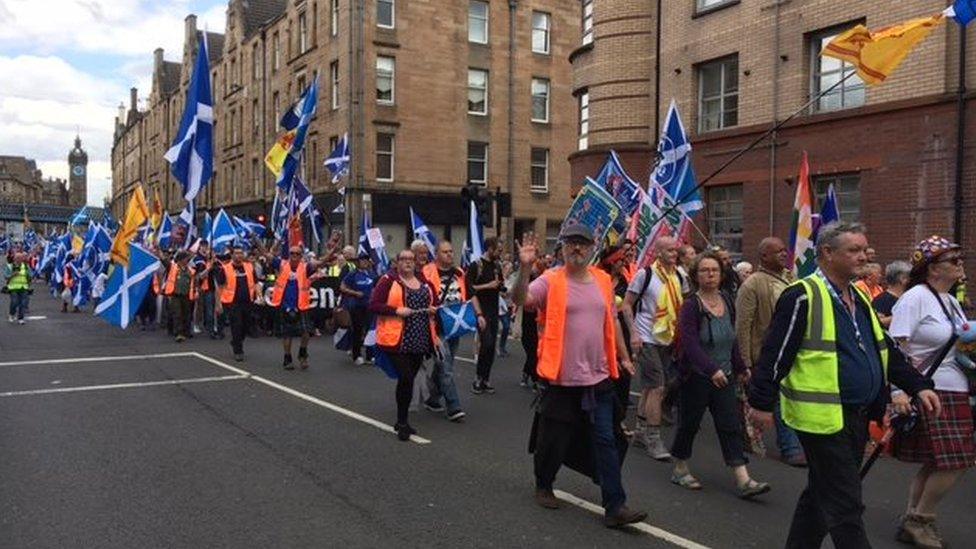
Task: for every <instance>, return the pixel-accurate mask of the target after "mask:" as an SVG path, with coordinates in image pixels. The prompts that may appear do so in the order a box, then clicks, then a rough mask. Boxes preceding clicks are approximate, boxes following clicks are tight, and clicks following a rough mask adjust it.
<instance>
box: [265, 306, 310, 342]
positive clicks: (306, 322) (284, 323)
mask: <svg viewBox="0 0 976 549" xmlns="http://www.w3.org/2000/svg"><path fill="white" fill-rule="evenodd" d="M314 329H315V327H314V326H313V325H312V319H311V317H310V316H309V314H308V311H288V312H285V310H284V309H281V308H279V309H278V310H277V312H276V313H275V335H276V336H278V337H281V338H289V337H302V336H303V335H306V334H310V333H312V331H313V330H314Z"/></svg>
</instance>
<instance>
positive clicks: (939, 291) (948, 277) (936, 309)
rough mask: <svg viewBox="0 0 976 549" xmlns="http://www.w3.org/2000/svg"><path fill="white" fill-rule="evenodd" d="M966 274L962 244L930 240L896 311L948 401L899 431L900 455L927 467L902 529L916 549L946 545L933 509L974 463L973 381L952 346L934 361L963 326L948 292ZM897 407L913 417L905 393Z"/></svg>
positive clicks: (896, 320) (919, 252)
mask: <svg viewBox="0 0 976 549" xmlns="http://www.w3.org/2000/svg"><path fill="white" fill-rule="evenodd" d="M963 275H964V272H963V256H962V253H961V251H960V249H959V245H958V244H955V243H952V242H950V241H948V240H946V239H945V238H942V237H940V236H931V237H929V238H927V239H925V240H923V241H922V242H920V243H919V244H918V246H916V247H915V252H914V254H913V255H912V270H911V273H910V275H909V282H908V288H909V289H908V291H906V292H905V293H904V294H902V296H901V297H900V298H899V299H898V302H897V303H896V304H895V306H894V309H893V310H892V318H891V327H890V333H891V336H892V337H893V338H895V340H896V341H898V343H899V345H900V346H901V348H902V349H903V350H904V351H905V352H906V353H907V354H908V355H909V356H910V357H911V359H912V363H913V364H914V366H915V367H916V368H917V369H918V370H919V371H920V372H922V373H923V374H927V373H929V370H930V369H931V368H935V370H934V371H933V372H932V373H931V377H932V380H933V381H934V382H935V391H936V393H938V395H939V399H940V400H941V401H942V403H943V404H942V413H941V414H940V415H939V416H938V417H930V416H929V415H927V414H922V415H920V416H919V417H918V424H917V425H916V427H915V428H914V429H913V430H912V431H911V432H910V433H908V434H903V433H898V435H897V436H896V437H895V440H894V444H893V449H894V455H895V457H896V458H898V459H899V460H901V461H906V462H911V463H921V464H922V468H921V469H919V471H918V473H917V474H916V475H915V479H914V480H913V481H912V484H911V485H910V486H909V490H908V506H907V510H906V513H905V516H904V517H903V520H902V521H901V524H900V525H899V529H898V539H899V540H901V541H906V542H910V543H914V544H915V546H917V547H932V548H939V547H943V542H942V538H941V536H940V535H939V532H938V529H937V528H936V525H935V518H936V507H937V506H938V504H939V502H940V501H941V500H942V498H944V497H945V495H946V494H947V493H948V492H949V490H951V489H952V487H953V486H955V485H956V484H957V483H958V482H959V479H960V478H962V475H963V473H964V472H965V471H966V469H968V468H970V467H972V466H973V463H974V461H976V448H974V443H973V413H972V409H971V408H970V406H969V383H968V380H967V378H966V375H965V373H964V372H963V370H962V367H961V366H960V365H959V364H957V363H956V350H955V348H954V346H953V348H951V349H950V350H949V353H948V354H947V355H945V359H943V360H942V361H941V362H940V363H939V364H932V362H933V361H934V360H935V359H936V358H937V355H938V354H939V352H940V350H942V348H943V347H945V346H946V345H947V344H948V343H949V341H950V338H951V337H952V335H953V333H957V332H958V331H959V330H960V329H961V328H962V326H963V325H964V324H965V323H966V318H965V316H964V314H963V311H962V307H960V305H959V302H958V301H957V300H956V298H955V297H953V296H952V294H951V293H950V289H951V288H952V286H953V285H954V284H956V282H958V281H959V280H960V279H961V278H962V277H963ZM892 405H893V406H894V409H895V412H897V413H898V414H902V415H905V414H909V413H910V412H911V403H910V400H909V398H908V396H907V395H905V394H904V393H901V392H898V391H896V392H895V393H893V394H892Z"/></svg>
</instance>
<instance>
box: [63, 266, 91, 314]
mask: <svg viewBox="0 0 976 549" xmlns="http://www.w3.org/2000/svg"><path fill="white" fill-rule="evenodd" d="M67 268H68V270H69V271H70V272H71V278H72V280H74V282H75V283H74V286H72V287H71V304H72V305H74V306H75V307H84V306H85V305H87V304H88V298H89V297H90V296H91V289H92V283H91V280H90V279H89V278H88V277H87V276H85V272H84V270H83V269H82V268H81V267H80V266H79V265H78V260H75V261H72V262H71V263H68V265H67Z"/></svg>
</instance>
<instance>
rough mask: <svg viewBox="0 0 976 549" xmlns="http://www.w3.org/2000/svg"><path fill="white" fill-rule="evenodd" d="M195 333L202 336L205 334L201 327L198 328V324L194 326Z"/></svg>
mask: <svg viewBox="0 0 976 549" xmlns="http://www.w3.org/2000/svg"><path fill="white" fill-rule="evenodd" d="M193 333H194V334H202V333H203V330H201V329H200V327H199V326H197V325H196V324H194V325H193Z"/></svg>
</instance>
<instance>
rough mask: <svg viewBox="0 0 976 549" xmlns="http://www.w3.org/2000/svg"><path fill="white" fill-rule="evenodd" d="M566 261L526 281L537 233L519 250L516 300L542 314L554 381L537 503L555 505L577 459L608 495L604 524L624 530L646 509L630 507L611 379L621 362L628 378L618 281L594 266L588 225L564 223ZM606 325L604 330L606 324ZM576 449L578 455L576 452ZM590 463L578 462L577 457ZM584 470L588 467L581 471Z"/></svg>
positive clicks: (547, 375) (546, 373)
mask: <svg viewBox="0 0 976 549" xmlns="http://www.w3.org/2000/svg"><path fill="white" fill-rule="evenodd" d="M560 241H561V242H562V255H563V263H564V266H563V267H561V268H555V269H551V270H549V271H546V272H545V273H543V274H542V276H540V277H538V278H536V279H535V280H534V281H533V282H532V284H531V285H530V284H529V273H530V272H531V270H532V265H533V264H534V263H535V261H536V258H537V256H538V252H537V245H536V238H535V236H534V235H533V234H531V233H530V234H527V235H525V236H524V237H523V240H522V244H521V246H520V247H519V261H520V262H521V265H522V266H521V268H520V269H519V277H518V282H517V283H516V285H515V303H516V304H518V305H522V306H524V307H525V309H526V310H528V311H532V310H535V311H538V315H539V317H540V319H542V320H540V324H541V326H542V333H541V334H540V336H539V363H538V366H537V373H538V375H539V378H540V379H541V380H543V381H544V382H547V383H548V384H549V387H548V388H546V389H545V390H544V391H543V393H542V396H541V398H540V400H539V406H538V408H537V413H536V418H535V423H534V425H533V432H532V439H531V441H530V450H534V460H535V482H536V492H535V499H536V502H537V503H538V504H539V505H541V506H542V507H545V508H549V509H556V508H558V507H559V506H560V503H559V500H558V499H556V496H555V495H554V494H553V491H552V485H553V481H554V480H555V478H556V473H557V472H558V471H559V468H560V467H561V466H562V464H563V463H564V462H565V463H575V464H576V467H577V468H578V469H579V470H580V471H581V472H586V473H588V474H591V476H593V477H594V478H595V479H596V480H597V481H598V483H599V484H600V491H601V492H602V495H603V508H604V512H605V514H604V519H603V523H604V524H605V525H606V526H607V527H609V528H619V527H622V526H624V525H627V524H632V523H635V522H640V521H642V520H644V518H645V517H647V513H645V512H643V511H635V510H632V509H630V508H628V507H627V505H626V501H627V495H626V494H625V493H624V488H623V484H622V483H621V480H620V466H621V462H622V461H623V460H622V459H621V458H622V455H623V454H622V451H623V450H624V449H626V438H625V437H623V436H622V433H621V432H619V430H620V420H621V419H622V418H618V417H616V416H617V415H618V412H617V409H618V407H619V404H620V403H618V402H617V395H616V391H615V390H614V384H613V382H612V380H613V379H616V378H617V377H618V376H619V370H618V367H622V368H624V369H625V370H627V371H628V372H630V374H631V375H633V374H634V366H633V364H631V362H630V357H629V356H628V355H627V350H626V347H625V345H624V341H623V337H622V336H621V335H620V330H619V329H618V327H617V311H616V308H615V305H614V293H613V283H612V282H611V280H610V276H609V275H607V274H606V273H605V272H603V271H601V270H599V269H597V268H595V267H590V266H589V264H590V259H591V258H592V257H593V251H594V250H593V248H594V239H593V233H592V231H591V230H590V229H589V228H588V227H586V226H585V225H582V224H578V223H574V224H569V225H566V226H565V227H564V228H563V230H562V232H561V233H560ZM601 327H602V329H601ZM573 450H577V451H578V452H577V453H573V454H571V452H572V451H573ZM579 457H582V458H583V459H584V460H585V459H589V460H590V461H592V462H593V463H592V469H593V470H592V471H591V470H589V469H591V467H589V466H588V465H589V463H586V464H581V463H580V460H579V459H576V458H579ZM584 469H587V470H586V471H584Z"/></svg>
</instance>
